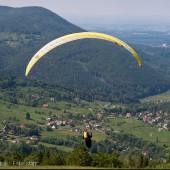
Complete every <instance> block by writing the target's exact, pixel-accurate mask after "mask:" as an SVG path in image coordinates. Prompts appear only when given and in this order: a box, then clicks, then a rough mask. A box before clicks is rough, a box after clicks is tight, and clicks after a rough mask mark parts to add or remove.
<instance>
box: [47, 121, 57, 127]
mask: <svg viewBox="0 0 170 170" xmlns="http://www.w3.org/2000/svg"><path fill="white" fill-rule="evenodd" d="M55 124H56V122H55V121H52V122H48V123H47V125H50V126H52V125H55Z"/></svg>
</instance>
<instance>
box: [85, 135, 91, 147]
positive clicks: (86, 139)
mask: <svg viewBox="0 0 170 170" xmlns="http://www.w3.org/2000/svg"><path fill="white" fill-rule="evenodd" d="M91 138H92V133H91V135H90V134H89V132H84V133H83V139H85V143H86V146H87V147H88V148H91Z"/></svg>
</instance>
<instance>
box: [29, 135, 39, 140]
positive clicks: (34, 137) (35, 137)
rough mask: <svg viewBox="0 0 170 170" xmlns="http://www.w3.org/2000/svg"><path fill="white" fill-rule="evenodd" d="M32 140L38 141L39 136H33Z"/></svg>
mask: <svg viewBox="0 0 170 170" xmlns="http://www.w3.org/2000/svg"><path fill="white" fill-rule="evenodd" d="M30 140H38V136H36V135H33V136H31V137H30Z"/></svg>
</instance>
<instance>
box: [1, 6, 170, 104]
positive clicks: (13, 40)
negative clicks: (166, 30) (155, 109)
mask: <svg viewBox="0 0 170 170" xmlns="http://www.w3.org/2000/svg"><path fill="white" fill-rule="evenodd" d="M0 23H1V24H0V54H1V55H0V71H1V73H3V74H8V75H15V76H24V74H25V68H26V66H27V63H28V61H29V60H30V59H31V57H32V56H33V55H34V54H35V53H36V52H37V51H38V50H39V49H40V48H41V47H42V46H43V45H45V44H46V43H48V42H49V41H51V40H53V39H55V38H57V37H60V36H62V35H65V34H69V33H74V32H81V31H85V30H83V29H82V28H79V27H77V26H75V25H73V24H71V23H70V22H68V21H66V20H65V19H63V18H61V17H60V16H58V15H57V14H55V13H53V12H51V11H49V10H47V9H44V8H41V7H24V8H10V7H4V6H0ZM136 50H137V51H138V49H136ZM141 58H142V59H143V56H141ZM143 63H144V64H143V67H142V68H139V67H138V66H137V63H136V60H135V59H134V58H133V57H132V56H131V55H130V54H129V52H127V51H126V50H125V49H123V48H121V47H118V46H117V45H114V44H112V43H110V42H106V41H103V40H92V39H89V40H78V41H74V42H70V43H67V44H65V45H62V46H60V47H58V48H56V49H54V50H53V51H51V52H50V53H48V54H47V55H46V56H45V57H43V58H42V59H41V60H40V61H39V62H38V63H37V64H36V65H35V67H34V68H33V69H32V70H31V73H30V75H29V77H28V78H33V79H41V80H44V81H46V82H56V83H57V84H58V85H60V86H63V87H69V88H75V89H78V90H84V91H87V92H89V94H93V95H95V96H97V97H98V98H99V99H105V100H108V99H109V100H114V101H119V102H120V101H122V102H128V101H135V100H137V99H139V98H142V97H145V96H149V95H152V94H156V93H161V92H163V91H166V90H167V89H169V88H170V80H169V79H168V77H167V76H165V75H163V74H162V73H161V72H160V71H159V70H157V69H156V68H155V69H154V68H151V66H149V65H148V64H147V62H145V61H143Z"/></svg>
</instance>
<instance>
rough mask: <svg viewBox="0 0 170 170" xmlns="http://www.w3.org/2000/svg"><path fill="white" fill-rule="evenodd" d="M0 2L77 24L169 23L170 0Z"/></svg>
mask: <svg viewBox="0 0 170 170" xmlns="http://www.w3.org/2000/svg"><path fill="white" fill-rule="evenodd" d="M0 5H2V6H11V7H24V6H40V7H44V8H47V9H49V10H51V11H53V12H55V13H56V14H58V15H60V16H61V17H63V18H65V19H66V20H68V21H70V22H72V23H74V24H76V25H79V26H81V25H86V24H87V25H88V24H89V25H90V24H103V25H104V24H106V25H108V24H111V25H113V24H127V23H129V24H133V25H135V24H142V23H143V24H165V25H169V23H170V12H169V9H170V0H149V1H148V0H138V1H136V0H126V1H125V0H86V1H80V0H69V1H68V0H53V1H52V2H51V3H49V1H48V2H47V1H46V0H36V1H35V0H12V1H11V0H0Z"/></svg>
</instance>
